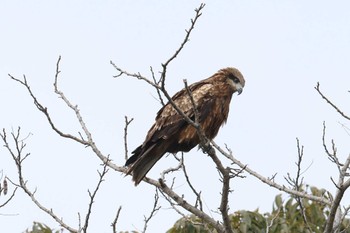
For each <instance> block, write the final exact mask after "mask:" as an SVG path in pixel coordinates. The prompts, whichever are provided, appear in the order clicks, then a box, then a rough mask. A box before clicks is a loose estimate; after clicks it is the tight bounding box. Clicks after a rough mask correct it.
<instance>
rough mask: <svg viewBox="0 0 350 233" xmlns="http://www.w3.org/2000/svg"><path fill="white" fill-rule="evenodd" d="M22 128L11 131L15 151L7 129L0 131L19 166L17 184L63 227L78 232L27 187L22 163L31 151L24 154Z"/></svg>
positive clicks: (0, 135) (5, 144)
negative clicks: (21, 136) (21, 137)
mask: <svg viewBox="0 0 350 233" xmlns="http://www.w3.org/2000/svg"><path fill="white" fill-rule="evenodd" d="M20 130H21V128H20V127H18V130H17V133H16V134H15V133H11V135H12V140H13V142H14V144H15V151H14V150H12V149H11V146H10V145H9V142H8V140H7V134H6V131H5V129H3V133H0V137H1V138H2V141H3V142H4V146H5V148H6V149H7V150H8V152H9V153H10V154H11V156H12V159H13V161H14V162H15V164H16V167H17V173H18V180H19V184H18V185H17V186H18V187H20V188H21V189H22V190H23V191H24V193H25V194H27V195H28V196H29V197H30V199H31V200H32V202H33V203H34V204H35V205H36V206H37V207H38V208H39V209H41V210H42V211H44V212H45V213H47V214H48V215H49V216H51V217H52V218H53V219H54V220H55V221H56V222H57V223H59V224H60V225H61V226H62V227H63V228H65V229H67V230H68V231H70V232H76V233H78V232H79V231H78V230H76V229H74V228H72V227H70V226H69V225H67V224H66V223H65V222H63V220H62V218H60V217H59V216H57V215H56V214H55V213H54V212H53V210H52V209H48V208H46V207H45V206H43V205H42V204H41V203H40V202H39V201H38V200H37V199H36V198H35V196H34V194H35V192H36V190H35V191H34V192H31V191H30V190H29V189H28V187H27V181H25V179H24V177H23V173H22V163H23V161H24V160H25V159H26V158H28V156H29V155H30V154H29V153H27V154H25V155H23V149H24V148H25V146H26V144H25V143H24V142H23V140H21V139H20V138H19V137H20Z"/></svg>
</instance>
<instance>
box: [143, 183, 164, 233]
mask: <svg viewBox="0 0 350 233" xmlns="http://www.w3.org/2000/svg"><path fill="white" fill-rule="evenodd" d="M158 201H159V194H158V189H156V193H155V194H154V202H153V208H152V211H151V213H150V214H149V216H148V217H146V216H144V221H145V224H144V226H143V230H142V233H145V232H146V230H147V227H148V223H149V221H150V220H151V219H152V218H153V217H154V216H155V215H156V213H157V212H158V210H159V209H160V208H161V206H158Z"/></svg>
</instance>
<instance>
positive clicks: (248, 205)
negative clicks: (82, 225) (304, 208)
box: [0, 0, 350, 232]
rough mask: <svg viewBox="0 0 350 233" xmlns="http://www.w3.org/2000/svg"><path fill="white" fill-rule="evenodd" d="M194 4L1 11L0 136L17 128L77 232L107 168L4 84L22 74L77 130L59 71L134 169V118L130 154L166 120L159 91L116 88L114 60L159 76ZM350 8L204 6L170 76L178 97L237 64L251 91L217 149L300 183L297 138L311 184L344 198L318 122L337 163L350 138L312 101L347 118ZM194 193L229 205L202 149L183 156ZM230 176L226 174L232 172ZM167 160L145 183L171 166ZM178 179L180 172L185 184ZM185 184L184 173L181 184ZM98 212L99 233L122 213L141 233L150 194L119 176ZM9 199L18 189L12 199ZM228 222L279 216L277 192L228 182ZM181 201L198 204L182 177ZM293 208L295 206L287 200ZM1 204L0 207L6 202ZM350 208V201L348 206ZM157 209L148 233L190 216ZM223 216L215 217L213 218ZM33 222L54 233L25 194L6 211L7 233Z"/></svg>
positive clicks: (41, 191)
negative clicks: (234, 217) (239, 213)
mask: <svg viewBox="0 0 350 233" xmlns="http://www.w3.org/2000/svg"><path fill="white" fill-rule="evenodd" d="M199 4H200V2H198V1H93V0H89V1H43V0H41V1H40V0H37V1H19V0H18V1H17V0H14V1H7V0H4V1H2V2H1V5H0V30H1V43H0V104H1V107H2V111H1V114H0V127H1V128H5V129H6V130H7V131H8V132H11V130H16V129H17V127H18V126H21V130H22V133H23V138H24V137H26V136H27V135H28V134H30V135H31V136H30V137H29V138H28V139H27V140H26V143H27V147H26V149H27V151H26V152H30V153H31V155H30V156H29V157H28V159H27V160H26V162H25V163H24V164H23V165H24V168H23V172H24V176H25V179H26V180H28V186H29V187H30V188H31V189H32V190H35V189H37V191H36V197H37V199H38V200H39V201H41V202H42V204H43V205H45V206H46V207H48V208H52V209H53V210H54V211H55V212H56V213H57V214H58V215H59V216H61V217H62V218H63V219H64V220H65V221H66V222H67V223H68V224H70V225H71V226H73V227H77V226H78V212H80V213H81V214H82V215H83V216H84V215H85V213H86V210H87V205H88V201H89V199H88V193H87V190H88V189H90V190H91V189H93V188H94V187H95V185H96V182H97V180H98V174H97V169H100V168H101V167H100V166H99V165H100V161H99V160H98V158H97V157H96V156H95V155H94V154H93V153H92V152H91V151H90V149H89V148H84V147H83V146H81V145H78V144H77V143H74V142H72V141H69V140H67V139H62V138H60V137H59V136H58V135H57V134H55V133H54V132H53V131H52V130H51V129H50V126H49V124H48V123H47V121H46V120H45V118H44V116H43V115H42V114H41V113H40V112H39V111H38V110H37V109H36V108H35V106H34V105H33V101H32V100H31V99H30V97H29V96H28V94H27V92H26V90H25V89H24V88H23V87H22V86H20V85H19V84H18V83H16V82H14V81H12V80H10V79H9V77H8V75H7V74H8V73H10V74H12V75H13V76H15V77H18V78H21V77H22V75H23V74H25V75H26V77H27V80H28V82H29V83H30V85H31V88H32V90H33V92H34V93H35V94H36V95H37V97H38V98H39V100H40V101H42V104H44V105H45V106H47V107H48V110H49V111H50V113H51V115H52V118H53V120H54V121H55V122H56V124H57V126H58V127H59V128H61V129H62V130H63V131H65V132H68V133H72V134H75V135H78V133H77V132H78V131H81V129H80V128H79V124H78V121H77V119H76V118H75V116H74V114H73V113H72V111H70V110H69V109H68V108H67V106H65V105H64V104H63V102H62V100H61V99H59V98H58V97H57V95H55V94H54V92H53V85H52V84H53V81H54V74H55V65H56V62H57V59H58V57H59V55H61V56H62V60H61V67H60V68H61V71H62V73H61V75H60V81H59V82H60V83H59V85H60V88H61V90H62V91H64V93H65V94H66V96H67V97H68V98H69V99H70V100H71V101H72V102H73V103H74V104H77V105H78V106H79V109H80V110H81V114H82V116H83V117H84V120H85V122H86V124H87V126H88V128H89V129H90V131H91V132H92V133H93V137H94V139H95V142H96V144H97V146H98V147H99V148H100V150H101V151H102V153H104V154H105V155H106V156H107V155H110V157H111V158H112V159H113V160H114V162H115V163H117V164H118V165H122V164H124V157H123V156H124V151H123V127H124V116H125V115H126V116H128V117H130V118H131V117H132V118H134V121H133V123H132V124H131V125H130V127H129V134H128V139H129V146H130V148H129V149H130V150H132V149H134V148H135V147H137V146H138V145H139V144H141V143H142V142H143V140H144V137H145V135H146V133H147V131H148V129H149V127H150V126H151V125H152V124H153V121H154V117H155V114H156V112H157V110H158V109H159V108H160V104H159V102H158V101H157V100H156V98H155V97H156V93H155V91H154V90H153V89H152V88H151V87H149V86H148V85H147V84H146V83H144V82H141V81H137V80H134V79H131V78H126V77H119V78H117V79H116V78H113V75H116V74H117V72H116V70H114V68H113V67H112V66H111V65H110V60H112V61H113V62H114V63H116V64H117V65H119V66H120V67H122V68H124V69H126V70H128V71H130V72H141V73H142V74H144V75H145V76H148V77H151V76H150V72H149V67H150V66H152V67H153V69H154V70H156V71H160V70H161V66H160V64H161V63H162V62H165V61H166V60H167V59H168V58H169V57H170V56H171V55H172V54H173V53H174V52H175V50H176V49H177V48H178V46H179V45H180V43H181V41H182V40H183V38H184V36H185V29H187V28H188V27H189V26H190V19H191V18H193V16H194V9H195V8H196V7H198V6H199ZM349 9H350V3H349V2H348V1H345V0H344V1H333V2H332V3H330V1H319V0H318V1H277V0H276V1H258V0H251V1H216V2H214V1H212V2H208V3H207V4H206V7H205V8H204V10H203V15H202V16H201V17H200V19H199V21H198V24H197V25H196V27H195V29H194V31H193V34H192V35H191V38H190V42H189V43H188V44H187V45H186V47H185V49H184V50H183V52H182V53H181V54H180V55H179V56H178V58H177V59H176V60H175V61H174V62H173V63H171V64H170V66H169V67H168V76H167V85H168V91H169V92H170V93H175V92H176V91H177V90H179V89H181V88H182V87H183V81H182V80H183V79H184V78H186V79H187V80H188V82H189V83H192V82H195V81H199V80H201V79H204V78H207V77H209V76H210V75H212V74H213V73H215V72H216V71H217V70H218V69H221V68H224V67H227V66H234V67H236V68H238V69H240V70H241V72H242V73H243V75H244V76H245V79H246V87H245V89H244V91H243V94H242V95H240V96H236V95H235V96H234V97H233V99H232V102H231V109H230V116H229V119H228V123H227V124H226V125H225V126H224V127H223V128H222V129H221V131H220V132H219V135H218V136H217V138H216V142H217V143H219V144H220V145H222V146H224V145H225V144H227V145H228V146H229V147H230V148H231V149H232V151H233V154H234V156H235V157H236V158H237V159H239V160H240V161H242V162H243V163H245V164H247V165H248V166H249V167H250V168H252V169H254V170H256V171H258V172H259V173H261V174H262V175H265V176H270V177H271V176H272V175H273V174H276V173H277V175H276V181H278V182H280V183H284V184H286V182H285V181H284V176H285V175H286V174H287V173H291V174H294V173H295V164H294V162H295V161H296V158H297V149H296V137H298V138H299V139H300V142H301V143H302V144H303V145H304V146H305V151H304V153H305V158H304V163H303V169H304V173H303V176H304V177H305V178H304V181H305V182H306V183H308V184H309V185H314V186H317V187H319V188H326V189H328V190H329V191H331V192H332V193H334V191H335V187H334V186H333V184H332V182H331V180H330V177H331V176H333V177H334V178H335V179H336V175H337V170H336V167H335V166H334V165H333V164H331V163H330V162H329V160H328V159H327V157H326V155H325V153H324V151H323V147H322V141H321V136H322V127H323V126H322V124H323V121H326V124H327V139H329V140H330V139H334V140H335V142H336V143H337V145H338V155H339V158H340V159H343V160H344V159H345V157H346V156H347V155H348V154H349V151H350V144H349V143H348V142H349V131H347V130H346V128H344V126H342V124H345V126H346V127H350V126H349V123H348V122H346V121H345V120H344V119H342V118H341V117H340V116H339V114H338V113H336V112H335V111H334V110H333V109H332V108H331V107H330V106H329V105H327V104H326V103H325V101H324V100H322V99H321V97H320V96H319V95H318V94H317V93H316V91H315V89H314V87H315V86H316V84H317V82H319V83H320V85H321V89H322V90H323V91H324V93H325V94H326V95H327V96H328V97H329V98H331V99H332V100H334V102H335V103H336V104H338V105H339V107H340V108H342V109H343V110H344V111H345V112H348V113H349V112H350V109H349V97H350V96H349V95H350V94H349V92H348V91H349V90H350V69H349V66H350V14H349ZM185 159H186V163H187V169H188V170H189V172H190V175H191V177H192V180H193V183H194V185H195V186H196V187H197V188H198V189H199V190H202V191H203V200H204V205H205V211H207V212H211V211H216V210H217V208H218V207H219V198H220V186H219V184H218V179H219V178H218V176H217V172H216V169H215V167H214V165H213V163H212V162H211V161H210V159H209V158H208V157H207V156H206V155H203V154H202V153H200V152H199V151H197V150H196V149H194V150H193V151H191V152H190V153H187V154H186V157H185ZM224 161H225V163H226V165H229V163H228V162H227V161H226V160H224ZM175 165H176V162H175V160H174V159H173V158H171V156H168V157H164V158H162V160H161V161H160V162H159V164H157V165H156V166H155V167H154V168H153V169H152V171H151V172H150V173H149V176H150V177H152V178H155V179H156V178H158V177H159V173H160V172H161V171H162V170H164V169H166V168H168V167H170V166H175ZM0 169H2V170H3V174H4V175H7V176H8V177H10V178H11V179H13V180H16V169H15V165H14V162H13V161H12V160H11V158H10V155H9V154H8V152H7V151H6V150H5V148H1V149H0ZM175 175H176V174H175ZM179 175H180V174H179ZM105 180H106V181H105V182H104V183H103V184H102V187H101V190H100V192H99V193H98V195H97V198H96V200H95V208H94V209H93V213H92V216H91V223H90V227H91V228H90V232H111V227H110V223H111V222H112V221H113V218H114V216H115V214H116V211H117V209H118V207H119V206H122V211H121V216H120V219H119V222H118V227H119V230H129V231H130V230H142V228H143V216H144V215H148V214H149V211H150V210H151V208H152V205H153V195H154V188H153V187H150V186H149V185H146V184H140V185H139V186H138V187H136V188H135V187H134V185H133V183H132V182H131V179H130V177H124V176H123V175H121V174H119V173H116V172H113V171H110V172H109V173H108V175H107V177H106V179H105ZM12 189H13V187H12V186H10V191H12ZM232 189H233V190H234V192H233V193H232V195H231V196H230V210H231V212H233V211H236V210H239V209H246V210H255V209H256V208H259V209H260V210H261V211H262V212H265V211H270V210H271V207H272V203H273V198H274V196H275V195H277V194H279V192H278V191H277V190H275V189H272V188H270V187H268V186H266V185H263V184H261V183H260V182H259V181H257V180H256V179H255V178H252V177H250V176H249V175H248V174H247V178H245V179H235V180H234V181H233V182H232ZM175 190H176V191H177V192H179V193H180V194H182V193H183V194H184V195H185V197H188V198H189V199H190V200H193V196H192V195H190V194H189V192H188V188H187V186H186V185H184V183H183V182H182V181H181V180H180V179H179V181H178V182H177V183H176V189H175ZM284 197H285V198H286V197H287V196H284ZM4 200H5V199H4V197H3V196H1V197H0V203H2V202H3V201H4ZM344 200H345V203H343V204H344V205H345V204H347V205H349V204H350V201H349V200H350V196H349V194H347V196H345V197H344ZM160 204H161V205H162V208H161V210H160V211H159V212H158V213H157V215H156V216H155V217H154V219H153V221H151V222H150V224H149V232H165V231H166V230H167V229H169V228H170V227H171V226H172V225H173V224H174V223H175V221H176V220H177V219H179V218H180V216H179V215H178V214H177V213H176V212H175V211H173V210H171V208H169V205H168V204H167V202H166V201H165V200H164V198H161V200H160ZM211 214H212V215H213V216H214V217H218V216H217V214H215V213H214V212H211ZM33 221H39V222H43V223H45V224H47V225H49V226H51V227H56V228H57V227H58V225H57V223H55V222H54V221H53V220H52V219H51V218H49V217H48V216H47V215H46V214H44V213H43V212H41V211H40V210H39V209H38V208H37V207H36V206H34V204H33V203H32V202H31V200H30V199H29V198H28V197H27V196H25V195H24V194H23V193H22V192H21V191H19V192H18V193H17V196H16V198H15V199H14V200H13V201H12V202H11V203H10V204H9V205H7V206H6V207H5V208H2V209H0V225H1V231H4V232H22V231H24V230H25V229H26V228H28V227H30V226H31V225H32V222H33Z"/></svg>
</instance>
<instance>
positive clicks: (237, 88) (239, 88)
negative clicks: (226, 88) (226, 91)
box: [236, 83, 243, 95]
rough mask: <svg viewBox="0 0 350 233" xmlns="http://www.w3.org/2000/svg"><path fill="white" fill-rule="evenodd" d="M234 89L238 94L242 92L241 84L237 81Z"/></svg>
mask: <svg viewBox="0 0 350 233" xmlns="http://www.w3.org/2000/svg"><path fill="white" fill-rule="evenodd" d="M236 90H237V92H238V95H240V94H241V93H242V92H243V86H242V85H241V84H240V83H237V84H236Z"/></svg>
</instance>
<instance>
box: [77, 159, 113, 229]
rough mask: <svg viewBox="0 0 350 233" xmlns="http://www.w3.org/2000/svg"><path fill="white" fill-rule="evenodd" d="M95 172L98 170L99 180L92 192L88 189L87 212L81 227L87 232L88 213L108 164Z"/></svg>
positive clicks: (89, 213)
mask: <svg viewBox="0 0 350 233" xmlns="http://www.w3.org/2000/svg"><path fill="white" fill-rule="evenodd" d="M97 172H98V175H99V180H98V182H97V185H96V188H95V190H94V191H93V193H91V192H90V190H88V193H89V197H90V202H89V205H88V210H87V213H86V216H85V223H84V226H83V227H82V230H83V232H87V229H88V226H89V222H90V215H91V210H92V205H93V203H94V200H95V197H96V194H97V192H98V190H99V188H100V186H101V184H102V182H103V181H104V177H105V175H106V174H107V172H108V165H107V163H105V164H103V169H102V172H100V171H97Z"/></svg>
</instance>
